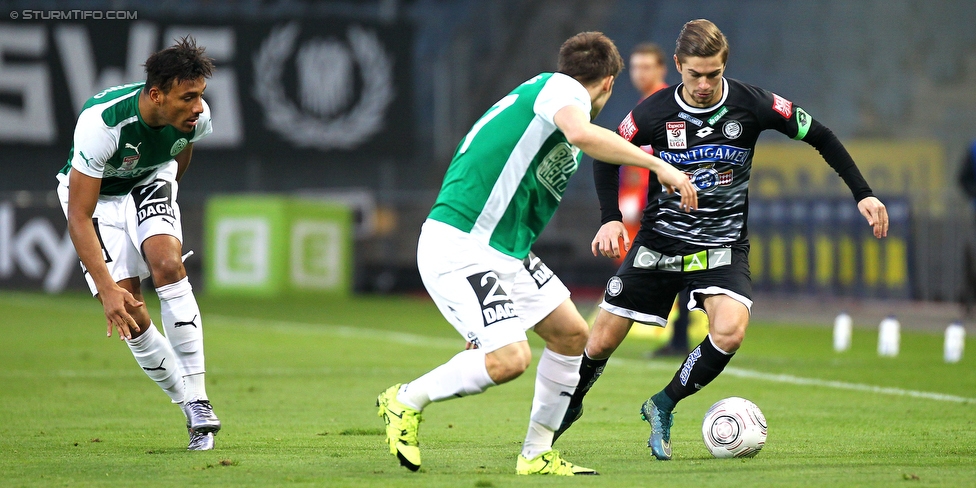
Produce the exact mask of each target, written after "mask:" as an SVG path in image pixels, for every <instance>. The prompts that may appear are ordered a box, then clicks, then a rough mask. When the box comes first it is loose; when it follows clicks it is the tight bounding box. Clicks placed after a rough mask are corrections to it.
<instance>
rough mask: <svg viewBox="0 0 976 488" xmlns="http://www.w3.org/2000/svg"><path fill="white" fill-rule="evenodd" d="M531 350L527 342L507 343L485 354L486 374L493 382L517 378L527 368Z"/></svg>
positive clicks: (499, 382)
mask: <svg viewBox="0 0 976 488" xmlns="http://www.w3.org/2000/svg"><path fill="white" fill-rule="evenodd" d="M531 362H532V350H531V349H529V345H528V343H527V342H524V341H523V342H518V343H515V344H509V345H507V346H505V347H502V348H501V349H498V350H495V351H492V352H490V353H488V354H487V355H485V367H486V368H487V369H488V376H490V377H491V380H492V381H494V382H495V384H502V383H505V382H508V381H511V380H514V379H515V378H518V377H519V376H521V375H522V373H524V372H525V370H526V369H528V368H529V363H531Z"/></svg>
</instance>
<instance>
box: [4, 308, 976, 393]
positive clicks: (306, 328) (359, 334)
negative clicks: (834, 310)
mask: <svg viewBox="0 0 976 488" xmlns="http://www.w3.org/2000/svg"><path fill="white" fill-rule="evenodd" d="M207 319H208V320H216V321H219V322H226V323H230V324H233V325H235V326H245V327H260V328H264V329H269V328H270V329H272V330H277V331H280V332H287V333H305V334H314V335H331V336H339V337H354V338H360V339H372V340H381V341H390V342H396V343H399V344H408V345H418V346H427V347H438V348H443V349H454V350H457V351H460V350H461V347H463V344H461V341H460V340H459V339H447V338H443V337H430V336H424V335H419V334H411V333H409V332H395V331H388V330H381V329H370V328H363V327H352V326H347V325H331V324H313V323H307V322H288V321H284V320H267V319H255V318H242V317H232V316H228V315H218V314H211V315H208V316H207ZM534 352H535V354H536V355H538V354H539V352H540V351H538V350H536V351H534ZM611 361H612V362H613V363H615V364H622V365H625V366H628V367H639V368H643V369H653V370H657V371H674V365H673V364H670V363H668V364H665V363H659V362H655V361H638V360H634V359H621V358H613V359H611ZM723 374H726V375H730V376H735V377H738V378H746V379H754V380H760V381H769V382H773V383H788V384H792V385H803V386H819V387H824V388H835V389H839V390H853V391H863V392H868V393H876V394H880V395H892V396H907V397H913V398H925V399H927V400H935V401H940V402H952V403H974V404H976V398H967V397H961V396H957V395H946V394H943V393H933V392H927V391H918V390H905V389H902V388H893V387H883V386H876V385H866V384H862V383H847V382H844V381H832V380H821V379H817V378H803V377H799V376H793V375H788V374H773V373H762V372H759V371H752V370H748V369H741V368H734V367H733V368H725V371H723ZM47 375H55V376H61V377H73V376H77V377H96V376H113V375H114V373H113V374H109V373H105V372H91V371H84V372H79V371H71V370H59V371H52V372H50V373H48V374H47ZM24 376H28V377H31V376H35V374H33V373H26V372H22V371H16V372H15V371H3V372H0V377H8V378H10V377H24ZM37 376H46V375H37Z"/></svg>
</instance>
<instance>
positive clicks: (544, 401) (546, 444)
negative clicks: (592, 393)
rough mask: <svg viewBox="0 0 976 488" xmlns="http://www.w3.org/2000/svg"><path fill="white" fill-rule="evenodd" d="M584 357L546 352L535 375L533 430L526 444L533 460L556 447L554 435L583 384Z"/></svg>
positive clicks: (524, 445)
mask: <svg viewBox="0 0 976 488" xmlns="http://www.w3.org/2000/svg"><path fill="white" fill-rule="evenodd" d="M582 362H583V356H582V355H580V356H564V355H562V354H557V353H555V352H552V351H551V350H549V349H545V350H543V351H542V357H541V358H539V367H538V368H537V370H536V375H535V396H534V397H533V398H532V414H531V415H529V430H528V432H527V433H526V434H525V442H524V443H523V444H522V455H523V456H525V457H526V459H532V458H534V457H536V456H538V455H539V454H542V453H544V452H546V451H548V450H550V449H552V437H553V434H554V433H555V431H556V429H558V428H559V425H560V424H562V422H563V416H564V415H566V407H568V406H569V400H570V398H572V395H573V391H575V390H576V384H577V383H579V377H580V376H579V368H580V364H581V363H582Z"/></svg>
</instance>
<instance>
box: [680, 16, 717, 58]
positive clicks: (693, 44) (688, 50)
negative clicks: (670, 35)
mask: <svg viewBox="0 0 976 488" xmlns="http://www.w3.org/2000/svg"><path fill="white" fill-rule="evenodd" d="M716 54H720V55H721V56H722V64H725V63H726V62H727V61H728V59H729V41H728V39H726V38H725V34H722V31H720V30H718V27H717V26H715V24H713V23H712V22H711V21H709V20H705V19H698V20H692V21H690V22H688V23H686V24H685V26H684V27H682V28H681V33H680V34H678V40H677V41H675V43H674V55H675V56H677V57H678V61H679V62H682V63H683V62H684V61H685V58H687V57H689V56H693V57H697V58H710V57H712V56H715V55H716Z"/></svg>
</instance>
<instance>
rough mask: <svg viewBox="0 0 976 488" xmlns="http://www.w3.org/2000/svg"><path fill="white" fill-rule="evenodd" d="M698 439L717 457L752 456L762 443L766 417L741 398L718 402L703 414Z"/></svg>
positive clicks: (764, 438)
mask: <svg viewBox="0 0 976 488" xmlns="http://www.w3.org/2000/svg"><path fill="white" fill-rule="evenodd" d="M702 440H704V441H705V447H707V448H708V450H709V451H710V452H711V453H712V455H713V456H715V457H717V458H730V457H752V456H755V455H756V454H758V453H759V450H760V449H762V448H763V446H764V445H765V444H766V417H765V416H763V413H762V411H761V410H759V407H757V406H756V404H755V403H752V402H750V401H749V400H746V399H745V398H739V397H729V398H726V399H724V400H719V401H718V402H716V403H715V404H714V405H712V408H710V409H708V413H706V414H705V421H704V422H702Z"/></svg>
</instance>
